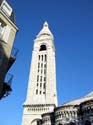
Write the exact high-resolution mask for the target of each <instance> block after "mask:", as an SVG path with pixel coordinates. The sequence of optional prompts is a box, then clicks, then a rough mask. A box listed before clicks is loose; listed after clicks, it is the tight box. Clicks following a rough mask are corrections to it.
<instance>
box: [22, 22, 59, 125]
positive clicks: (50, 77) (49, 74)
mask: <svg viewBox="0 0 93 125" xmlns="http://www.w3.org/2000/svg"><path fill="white" fill-rule="evenodd" d="M55 67H56V65H55V47H54V38H53V34H52V33H51V31H50V30H49V26H48V23H47V22H45V23H44V25H43V28H42V29H41V31H40V32H39V34H38V35H37V36H36V39H35V40H34V48H33V53H32V62H31V69H30V75H29V84H28V90H27V97H26V101H25V103H24V112H23V125H40V124H41V123H40V119H41V114H43V113H46V112H51V111H53V109H54V107H55V106H57V93H56V68H55Z"/></svg>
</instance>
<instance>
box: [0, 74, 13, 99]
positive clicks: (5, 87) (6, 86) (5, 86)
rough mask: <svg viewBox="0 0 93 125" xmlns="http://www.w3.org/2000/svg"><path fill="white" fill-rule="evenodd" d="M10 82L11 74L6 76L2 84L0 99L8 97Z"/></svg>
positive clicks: (10, 89)
mask: <svg viewBox="0 0 93 125" xmlns="http://www.w3.org/2000/svg"><path fill="white" fill-rule="evenodd" d="M12 80H13V75H11V74H7V75H6V77H5V80H4V83H3V91H2V95H1V96H0V99H2V98H4V97H6V96H8V95H10V93H11V91H12V88H11V85H12Z"/></svg>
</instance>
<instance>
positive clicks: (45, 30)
mask: <svg viewBox="0 0 93 125" xmlns="http://www.w3.org/2000/svg"><path fill="white" fill-rule="evenodd" d="M45 35H46V36H47V37H51V39H53V34H52V33H51V31H50V29H49V25H48V23H47V21H46V22H45V23H44V24H43V28H42V29H41V31H40V32H39V33H38V35H37V38H40V37H42V36H45Z"/></svg>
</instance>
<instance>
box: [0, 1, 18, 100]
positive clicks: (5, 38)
mask: <svg viewBox="0 0 93 125" xmlns="http://www.w3.org/2000/svg"><path fill="white" fill-rule="evenodd" d="M17 31H18V28H17V26H16V24H15V17H14V12H13V9H12V7H11V6H10V5H9V4H8V2H7V1H6V0H0V99H1V98H2V97H5V96H7V95H8V94H9V93H10V91H11V90H12V89H11V86H10V83H11V81H12V75H10V74H7V72H8V70H9V69H10V67H11V66H12V64H13V63H14V61H15V59H16V54H17V49H14V48H13V43H14V38H15V35H16V32H17ZM12 52H13V53H12Z"/></svg>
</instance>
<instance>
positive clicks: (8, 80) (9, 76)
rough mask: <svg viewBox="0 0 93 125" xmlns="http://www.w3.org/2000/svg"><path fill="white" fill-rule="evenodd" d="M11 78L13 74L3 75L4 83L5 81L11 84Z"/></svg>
mask: <svg viewBox="0 0 93 125" xmlns="http://www.w3.org/2000/svg"><path fill="white" fill-rule="evenodd" d="M12 80H13V75H11V74H7V75H6V77H5V80H4V83H6V84H7V85H9V86H11V84H12Z"/></svg>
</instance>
